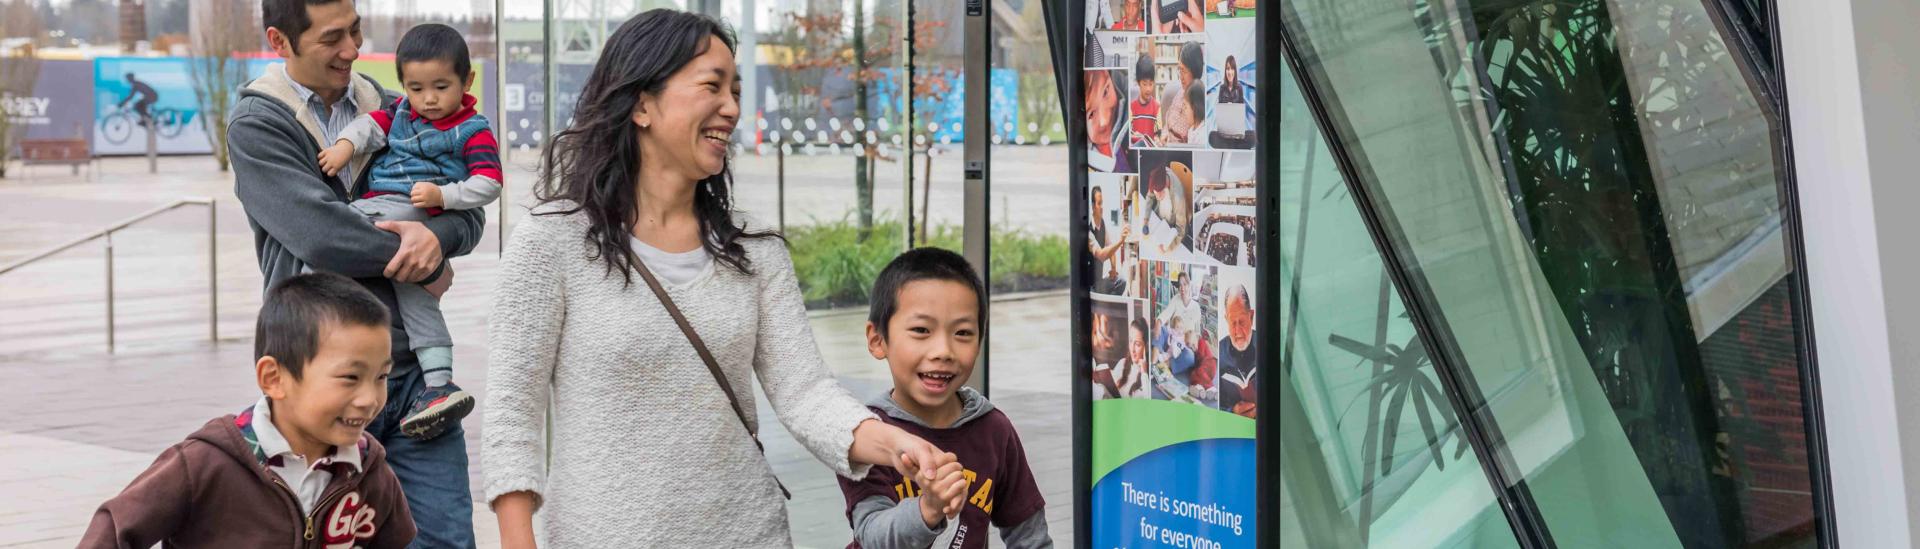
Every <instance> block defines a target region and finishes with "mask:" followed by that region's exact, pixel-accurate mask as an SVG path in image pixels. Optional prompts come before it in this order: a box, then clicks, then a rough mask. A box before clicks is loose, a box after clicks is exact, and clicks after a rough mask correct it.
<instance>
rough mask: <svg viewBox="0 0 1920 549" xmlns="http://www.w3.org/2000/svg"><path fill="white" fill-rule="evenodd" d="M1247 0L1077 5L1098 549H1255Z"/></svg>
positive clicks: (1251, 17)
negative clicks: (1081, 23)
mask: <svg viewBox="0 0 1920 549" xmlns="http://www.w3.org/2000/svg"><path fill="white" fill-rule="evenodd" d="M1258 1H1259V0H1084V5H1083V6H1084V9H1085V10H1086V11H1085V13H1086V19H1085V23H1086V27H1085V28H1084V29H1082V33H1081V36H1080V40H1081V41H1082V54H1083V55H1082V59H1081V60H1080V61H1081V63H1082V69H1083V71H1082V76H1081V78H1082V79H1083V80H1082V82H1080V83H1081V84H1082V85H1083V87H1082V89H1081V90H1080V91H1081V93H1084V94H1085V95H1084V97H1081V98H1080V99H1082V100H1083V103H1082V106H1083V108H1084V111H1083V112H1081V113H1077V114H1080V115H1082V116H1084V120H1085V122H1084V123H1085V124H1086V130H1087V131H1086V133H1085V134H1084V135H1085V136H1086V137H1085V139H1084V140H1083V141H1084V143H1075V144H1074V146H1084V147H1086V159H1087V160H1086V165H1085V166H1075V167H1074V169H1084V170H1086V174H1087V179H1086V182H1087V184H1086V186H1085V188H1084V194H1083V196H1080V197H1078V199H1081V200H1086V201H1087V202H1086V205H1087V212H1088V214H1087V215H1088V217H1087V219H1084V220H1080V223H1081V225H1082V226H1081V229H1080V230H1084V231H1086V235H1087V246H1086V248H1087V249H1086V250H1080V251H1079V252H1080V253H1083V254H1085V255H1084V256H1083V257H1086V258H1088V261H1086V263H1085V264H1087V265H1088V268H1090V269H1091V271H1092V272H1091V273H1090V274H1089V275H1088V276H1086V277H1085V278H1084V280H1085V281H1086V283H1087V284H1089V285H1090V287H1089V288H1088V292H1087V295H1088V301H1089V303H1088V304H1087V305H1088V311H1089V315H1090V316H1089V322H1088V326H1089V327H1090V332H1091V333H1090V334H1088V336H1089V337H1090V338H1091V341H1090V343H1091V345H1090V346H1089V349H1090V350H1091V352H1090V354H1089V356H1088V357H1086V360H1085V361H1084V363H1083V364H1082V365H1081V366H1080V367H1082V368H1086V369H1088V370H1087V371H1088V372H1089V374H1090V375H1089V378H1090V380H1091V384H1092V387H1091V394H1092V402H1091V404H1090V406H1091V424H1092V435H1091V436H1092V442H1091V444H1092V447H1093V449H1094V451H1093V453H1092V455H1091V459H1092V463H1091V467H1092V469H1093V479H1092V480H1093V493H1092V494H1091V495H1092V498H1091V503H1092V509H1091V513H1089V514H1090V520H1091V521H1092V528H1093V534H1094V539H1093V545H1095V546H1098V547H1159V546H1176V547H1252V546H1253V545H1254V540H1255V536H1254V525H1255V523H1256V522H1257V518H1256V513H1255V512H1254V511H1255V499H1256V498H1255V495H1256V492H1257V490H1256V486H1255V484H1256V483H1255V482H1253V481H1254V478H1255V477H1256V476H1257V475H1256V473H1255V470H1256V467H1255V465H1254V464H1255V459H1256V445H1255V441H1254V438H1255V436H1254V431H1255V428H1254V427H1255V420H1256V419H1257V418H1258V417H1259V412H1260V410H1259V399H1258V396H1257V395H1258V387H1259V376H1258V374H1259V371H1260V368H1259V364H1258V363H1257V358H1256V357H1257V356H1258V353H1257V352H1256V345H1255V343H1256V342H1257V341H1258V339H1259V338H1258V335H1257V334H1255V333H1253V328H1254V314H1255V310H1254V304H1255V303H1256V299H1255V297H1256V292H1258V291H1259V288H1258V287H1257V286H1256V284H1255V276H1254V272H1255V271H1254V270H1255V268H1256V265H1257V264H1258V261H1259V250H1258V247H1257V245H1256V243H1255V240H1256V235H1257V234H1258V233H1257V232H1256V229H1257V227H1256V219H1258V217H1259V216H1258V215H1257V202H1256V194H1255V193H1256V185H1257V184H1258V178H1257V177H1256V173H1255V166H1256V164H1257V162H1256V157H1255V152H1254V145H1255V144H1256V143H1258V141H1259V138H1260V137H1259V135H1258V133H1257V131H1256V127H1257V125H1256V124H1255V121H1256V120H1258V117H1259V112H1258V109H1257V108H1256V105H1257V104H1258V102H1257V101H1255V96H1256V94H1257V93H1258V90H1259V86H1258V79H1257V78H1256V74H1255V73H1256V70H1257V68H1258V63H1257V62H1256V58H1255V57H1256V54H1257V52H1258V44H1257V41H1256V28H1257V24H1256V22H1257V21H1258V19H1257V15H1256V12H1257V10H1258V7H1259V6H1258V5H1257V3H1258Z"/></svg>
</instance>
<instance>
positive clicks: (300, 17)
mask: <svg viewBox="0 0 1920 549" xmlns="http://www.w3.org/2000/svg"><path fill="white" fill-rule="evenodd" d="M339 1H340V0H260V23H261V24H262V25H263V26H264V27H265V28H268V29H280V34H285V35H287V47H288V48H290V49H292V50H293V53H300V35H302V34H306V33H307V29H308V28H311V27H313V18H311V17H307V6H325V5H327V4H332V3H334V2H339Z"/></svg>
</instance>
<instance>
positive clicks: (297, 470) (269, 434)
mask: <svg viewBox="0 0 1920 549" xmlns="http://www.w3.org/2000/svg"><path fill="white" fill-rule="evenodd" d="M272 408H273V407H272V406H271V405H269V403H268V402H267V397H265V396H262V397H260V402H258V403H255V404H254V405H253V436H254V438H255V439H257V442H259V443H260V451H261V452H263V453H265V454H266V455H267V470H269V471H273V474H274V475H277V476H279V477H280V480H283V481H286V483H287V487H288V488H291V489H292V490H293V494H294V495H295V496H296V497H298V498H299V500H300V512H301V513H307V514H311V513H313V506H314V505H318V504H319V503H320V496H322V495H324V494H326V491H327V484H329V483H332V482H333V470H332V469H330V468H329V466H331V465H333V464H336V463H344V464H347V465H348V466H351V467H353V469H354V470H355V471H361V470H363V469H362V468H361V466H360V447H359V445H354V446H350V447H347V448H341V447H338V446H336V447H334V448H333V454H331V455H327V456H323V457H321V458H320V459H316V460H313V461H312V462H308V461H307V458H306V456H301V455H299V454H295V453H293V445H292V444H290V443H288V442H287V437H286V436H284V435H282V434H280V429H279V428H278V427H274V426H273V409H272Z"/></svg>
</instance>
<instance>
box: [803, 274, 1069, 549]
mask: <svg viewBox="0 0 1920 549" xmlns="http://www.w3.org/2000/svg"><path fill="white" fill-rule="evenodd" d="M873 286H874V288H873V293H872V296H873V303H872V304H871V305H870V308H869V311H868V316H867V319H868V322H867V351H868V352H870V353H872V354H873V357H874V358H878V359H883V360H886V361H887V367H888V369H889V370H890V371H891V372H892V374H893V389H892V390H891V391H888V392H885V393H881V394H879V395H875V396H874V397H873V399H872V400H870V401H868V402H867V407H868V408H869V409H871V410H873V411H874V413H876V414H879V415H880V419H881V420H882V421H885V422H887V423H888V424H890V425H895V426H898V427H900V428H901V429H906V431H907V432H909V433H913V434H914V435H915V436H919V437H921V438H924V439H926V440H927V441H928V442H932V443H934V444H936V445H938V446H939V447H940V449H942V450H946V451H947V452H951V453H950V454H948V455H949V456H952V457H953V459H955V461H954V462H952V463H948V464H944V465H942V466H941V467H939V468H938V470H937V471H936V472H935V473H934V474H933V475H931V476H933V477H934V480H933V481H932V482H926V481H925V480H924V479H922V478H903V477H901V476H900V473H899V472H898V471H895V470H894V469H893V468H891V467H874V468H873V470H872V471H870V472H868V473H867V478H866V479H863V480H859V481H852V480H847V479H846V478H841V479H840V493H841V495H844V496H846V499H847V522H848V524H849V525H850V526H852V527H853V538H854V539H853V542H852V543H849V544H847V547H848V549H896V548H913V549H924V548H927V547H939V548H942V549H986V547H987V538H988V532H987V528H988V525H992V527H993V528H997V529H999V531H1000V539H1001V541H1002V542H1004V543H1005V545H1006V546H1007V547H1008V548H1009V549H1050V548H1051V547H1053V539H1052V538H1051V537H1049V536H1048V535H1047V518H1046V513H1045V508H1046V505H1047V502H1046V499H1045V498H1042V497H1041V495H1040V488H1039V486H1038V485H1037V484H1036V483H1035V482H1034V480H1033V471H1032V469H1029V468H1028V467H1027V453H1026V450H1025V449H1024V447H1022V446H1021V445H1020V434H1019V433H1018V432H1016V431H1015V430H1014V428H1013V421H1012V420H1009V419H1007V415H1006V414H1004V413H1001V412H1000V410H997V409H995V408H994V407H993V402H991V401H988V400H987V397H986V396H985V395H982V394H980V392H979V391H975V390H973V388H972V387H967V386H966V382H967V378H968V377H969V376H971V375H972V374H973V361H974V358H975V357H976V356H978V355H979V352H980V339H981V338H980V334H982V333H984V332H985V330H986V327H985V322H984V319H983V316H984V313H985V312H986V310H987V300H986V286H985V285H984V284H981V282H980V275H978V274H976V273H974V271H973V267H972V266H971V265H969V264H968V263H967V260H966V258H964V257H961V256H960V254H956V253H953V252H950V251H947V250H942V249H939V248H919V249H915V250H913V251H910V252H907V253H904V254H900V256H899V257H896V258H894V260H893V262H892V263H890V264H888V265H887V267H886V268H885V269H882V270H881V271H880V276H879V277H877V279H876V280H875V281H874V284H873ZM954 502H961V505H960V510H959V512H958V514H957V515H956V514H955V513H953V512H952V511H951V509H952V505H951V504H952V503H954Z"/></svg>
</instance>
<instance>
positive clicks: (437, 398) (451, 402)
mask: <svg viewBox="0 0 1920 549" xmlns="http://www.w3.org/2000/svg"><path fill="white" fill-rule="evenodd" d="M470 413H473V395H469V394H467V392H466V391H462V390H460V386H459V385H455V384H453V382H447V384H446V385H441V386H439V387H427V388H425V389H422V390H421V391H420V395H419V396H417V397H415V398H414V399H413V409H412V410H408V411H407V417H406V418H405V419H402V420H400V434H402V435H405V436H406V437H407V438H411V439H414V440H433V439H434V438H436V437H439V436H440V435H442V434H445V433H446V432H447V429H449V428H452V427H453V426H454V425H459V424H460V418H464V417H467V414H470Z"/></svg>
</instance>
